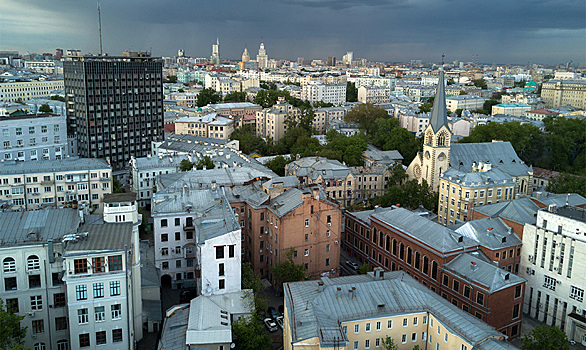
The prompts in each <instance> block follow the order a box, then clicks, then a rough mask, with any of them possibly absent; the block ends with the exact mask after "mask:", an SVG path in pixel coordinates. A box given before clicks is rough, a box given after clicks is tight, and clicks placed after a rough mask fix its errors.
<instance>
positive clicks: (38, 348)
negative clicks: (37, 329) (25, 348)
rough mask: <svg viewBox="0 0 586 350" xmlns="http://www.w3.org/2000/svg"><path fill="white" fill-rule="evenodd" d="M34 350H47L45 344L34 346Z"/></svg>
mask: <svg viewBox="0 0 586 350" xmlns="http://www.w3.org/2000/svg"><path fill="white" fill-rule="evenodd" d="M33 349H34V350H45V343H36V344H35V345H33Z"/></svg>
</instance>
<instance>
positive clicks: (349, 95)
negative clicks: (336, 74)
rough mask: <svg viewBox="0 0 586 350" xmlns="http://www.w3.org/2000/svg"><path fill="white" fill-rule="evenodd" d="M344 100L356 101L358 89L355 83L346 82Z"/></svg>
mask: <svg viewBox="0 0 586 350" xmlns="http://www.w3.org/2000/svg"><path fill="white" fill-rule="evenodd" d="M346 101H348V102H356V101H358V89H357V88H356V84H355V83H351V82H347V83H346Z"/></svg>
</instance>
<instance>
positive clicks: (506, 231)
mask: <svg viewBox="0 0 586 350" xmlns="http://www.w3.org/2000/svg"><path fill="white" fill-rule="evenodd" d="M455 231H456V232H457V233H459V234H461V235H462V236H465V237H468V238H470V239H473V240H475V241H477V242H478V243H480V245H482V246H484V247H487V248H489V249H501V248H507V247H513V246H517V245H521V244H522V243H523V242H522V241H521V239H520V238H519V237H517V235H516V234H515V233H513V232H512V231H511V228H510V227H508V226H507V225H506V224H505V223H504V221H503V220H501V219H500V218H483V219H478V220H473V221H468V222H466V223H465V224H464V225H462V226H460V227H459V228H457V229H456V230H455Z"/></svg>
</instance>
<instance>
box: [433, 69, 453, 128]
mask: <svg viewBox="0 0 586 350" xmlns="http://www.w3.org/2000/svg"><path fill="white" fill-rule="evenodd" d="M429 125H431V128H432V130H433V132H438V130H439V129H440V128H441V127H442V126H444V125H445V126H446V127H447V128H449V126H448V115H447V114H446V88H445V86H444V70H443V68H442V69H441V70H440V75H439V81H438V84H437V91H436V93H435V99H434V100H433V108H432V110H431V118H429Z"/></svg>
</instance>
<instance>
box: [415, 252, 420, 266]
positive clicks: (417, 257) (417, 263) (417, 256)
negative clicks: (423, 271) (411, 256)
mask: <svg viewBox="0 0 586 350" xmlns="http://www.w3.org/2000/svg"><path fill="white" fill-rule="evenodd" d="M419 259H421V256H420V255H419V252H415V264H414V265H415V268H416V269H417V270H419Z"/></svg>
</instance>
